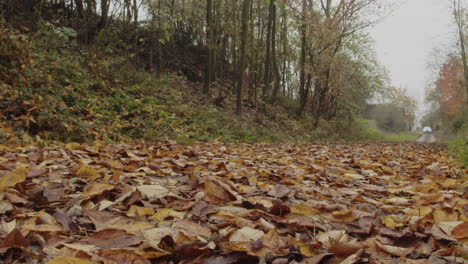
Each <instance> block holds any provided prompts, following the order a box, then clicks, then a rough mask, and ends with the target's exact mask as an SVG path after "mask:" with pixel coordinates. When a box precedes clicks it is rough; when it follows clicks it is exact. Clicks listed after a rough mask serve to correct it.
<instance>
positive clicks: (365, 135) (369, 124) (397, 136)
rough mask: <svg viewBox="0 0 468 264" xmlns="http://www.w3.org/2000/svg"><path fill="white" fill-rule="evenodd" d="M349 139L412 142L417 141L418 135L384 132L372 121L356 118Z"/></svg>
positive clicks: (405, 132)
mask: <svg viewBox="0 0 468 264" xmlns="http://www.w3.org/2000/svg"><path fill="white" fill-rule="evenodd" d="M349 137H350V140H355V141H391V142H412V141H416V140H417V139H418V137H419V134H418V133H414V132H410V131H400V132H393V133H390V132H384V131H382V130H380V129H379V128H378V127H377V126H376V124H375V121H374V120H368V119H362V118H358V119H356V120H355V124H354V127H353V132H352V134H350V135H349Z"/></svg>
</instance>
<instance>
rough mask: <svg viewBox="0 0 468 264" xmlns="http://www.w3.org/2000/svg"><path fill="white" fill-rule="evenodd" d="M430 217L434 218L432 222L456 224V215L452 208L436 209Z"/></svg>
mask: <svg viewBox="0 0 468 264" xmlns="http://www.w3.org/2000/svg"><path fill="white" fill-rule="evenodd" d="M432 216H433V217H434V222H436V223H440V222H456V221H458V213H457V212H456V211H455V210H453V209H452V208H448V207H445V208H437V209H436V210H435V211H434V212H432Z"/></svg>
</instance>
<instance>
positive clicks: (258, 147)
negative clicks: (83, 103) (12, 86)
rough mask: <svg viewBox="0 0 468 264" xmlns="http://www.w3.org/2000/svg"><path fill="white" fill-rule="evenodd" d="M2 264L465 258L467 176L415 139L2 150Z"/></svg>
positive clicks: (467, 239)
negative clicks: (403, 141) (402, 141)
mask: <svg viewBox="0 0 468 264" xmlns="http://www.w3.org/2000/svg"><path fill="white" fill-rule="evenodd" d="M0 161H1V164H0V198H1V199H0V238H1V242H0V254H1V257H0V261H1V262H2V263H49V264H64V263H66V264H72V263H73V264H86V263H104V264H117V263H121V264H123V263H133V264H137V263H142V264H143V263H144V264H148V263H207V264H214V263H220V264H230V263H265V264H266V263H268V264H269V263H272V264H281V263H308V264H312V263H328V264H332V263H344V264H353V263H409V264H413V263H414V264H418V263H467V259H466V258H467V255H468V200H467V191H468V183H467V170H466V169H463V168H462V167H461V165H460V164H458V163H457V162H456V161H454V160H453V159H452V158H451V157H450V156H449V155H448V153H447V152H446V150H445V149H444V147H443V146H439V145H423V144H348V145H339V144H336V145H310V144H286V143H283V144H221V143H211V144H193V145H178V144H174V143H168V142H167V143H160V144H156V145H124V144H114V145H106V144H103V143H99V142H96V143H94V144H90V145H80V144H77V143H69V144H66V145H65V146H59V145H55V146H49V147H37V146H24V147H4V146H0Z"/></svg>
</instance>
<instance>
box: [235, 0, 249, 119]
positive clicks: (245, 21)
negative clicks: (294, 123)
mask: <svg viewBox="0 0 468 264" xmlns="http://www.w3.org/2000/svg"><path fill="white" fill-rule="evenodd" d="M249 8H250V0H244V3H243V4H242V33H241V47H240V63H239V82H238V84H237V92H236V96H237V98H236V113H237V114H238V115H240V114H241V112H242V88H243V86H244V75H245V68H246V67H245V66H246V49H247V35H248V30H249V17H250V16H249Z"/></svg>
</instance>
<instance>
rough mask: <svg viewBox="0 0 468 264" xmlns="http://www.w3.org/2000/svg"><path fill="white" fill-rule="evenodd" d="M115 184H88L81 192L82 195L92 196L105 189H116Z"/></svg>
mask: <svg viewBox="0 0 468 264" xmlns="http://www.w3.org/2000/svg"><path fill="white" fill-rule="evenodd" d="M114 188H115V186H114V185H112V184H107V183H95V184H90V185H88V186H86V188H85V189H84V191H83V193H81V196H83V197H92V196H96V195H99V194H101V193H103V192H105V191H109V190H112V189H114Z"/></svg>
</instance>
